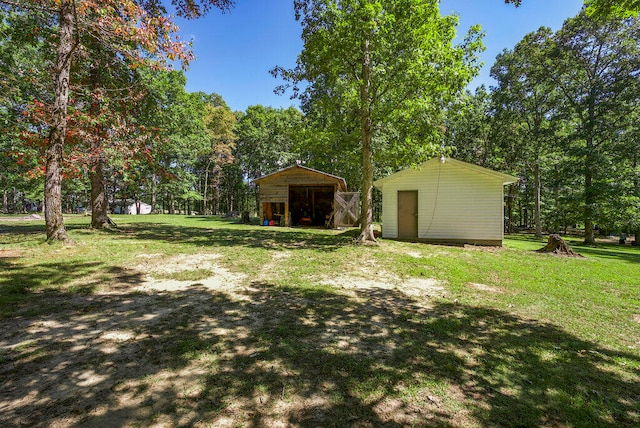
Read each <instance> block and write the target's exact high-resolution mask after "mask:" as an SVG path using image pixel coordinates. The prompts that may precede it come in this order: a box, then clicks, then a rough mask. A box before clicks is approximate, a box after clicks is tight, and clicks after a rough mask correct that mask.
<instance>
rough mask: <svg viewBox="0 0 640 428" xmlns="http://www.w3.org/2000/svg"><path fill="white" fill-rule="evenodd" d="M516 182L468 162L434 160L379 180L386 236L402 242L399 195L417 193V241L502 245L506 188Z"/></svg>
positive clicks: (383, 228) (383, 232)
mask: <svg viewBox="0 0 640 428" xmlns="http://www.w3.org/2000/svg"><path fill="white" fill-rule="evenodd" d="M516 180H517V179H516V178H515V177H510V176H507V175H505V174H501V173H496V172H495V171H491V170H487V169H485V168H481V167H478V166H475V165H469V164H466V163H465V162H461V161H456V160H453V159H447V160H445V162H444V163H442V162H440V160H439V159H432V160H431V161H428V162H426V163H425V164H423V165H421V166H420V167H418V168H416V169H412V170H405V171H401V172H400V173H397V174H394V175H392V176H389V177H387V178H385V179H382V180H378V181H376V183H375V185H376V187H378V188H380V189H381V190H382V236H383V238H397V237H398V192H399V191H410V190H414V191H417V192H418V239H419V240H424V241H428V242H450V243H469V244H478V245H502V239H503V237H504V208H503V207H504V201H503V198H504V196H503V185H504V184H506V183H507V182H513V181H516Z"/></svg>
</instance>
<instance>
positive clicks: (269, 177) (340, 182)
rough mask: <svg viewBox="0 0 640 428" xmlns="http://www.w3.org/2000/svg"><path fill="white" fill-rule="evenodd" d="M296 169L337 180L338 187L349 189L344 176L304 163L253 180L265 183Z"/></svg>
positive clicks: (256, 182) (344, 189)
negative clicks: (310, 166)
mask: <svg viewBox="0 0 640 428" xmlns="http://www.w3.org/2000/svg"><path fill="white" fill-rule="evenodd" d="M296 170H301V171H303V172H304V173H307V174H309V175H317V176H318V177H320V178H324V179H325V180H327V179H329V180H330V181H335V182H336V183H337V184H338V188H339V189H340V190H341V191H343V192H346V191H347V182H346V181H345V180H344V178H342V177H338V176H337V175H333V174H328V173H326V172H322V171H318V170H316V169H313V168H308V167H306V166H302V165H291V166H290V167H287V168H283V169H280V170H278V171H276V172H273V173H271V174H267V175H263V176H262V177H259V178H256V179H255V180H253V182H254V183H255V184H258V185H260V184H261V183H264V182H266V181H270V180H277V179H279V178H281V177H283V176H286V175H288V174H290V173H292V172H296Z"/></svg>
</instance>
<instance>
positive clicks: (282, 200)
mask: <svg viewBox="0 0 640 428" xmlns="http://www.w3.org/2000/svg"><path fill="white" fill-rule="evenodd" d="M254 183H255V184H257V185H258V186H260V191H259V195H260V196H259V215H260V219H261V221H262V222H263V224H265V222H266V224H269V225H280V226H326V225H329V224H331V225H335V226H351V225H353V224H355V222H357V218H358V215H357V214H358V209H359V207H358V203H359V195H358V194H357V193H348V192H347V183H346V182H345V180H344V178H341V177H337V176H335V175H332V174H328V173H326V172H322V171H317V170H315V169H311V168H307V167H305V166H301V165H293V166H290V167H288V168H284V169H281V170H279V171H276V172H274V173H272V174H269V175H265V176H263V177H260V178H257V179H255V180H254Z"/></svg>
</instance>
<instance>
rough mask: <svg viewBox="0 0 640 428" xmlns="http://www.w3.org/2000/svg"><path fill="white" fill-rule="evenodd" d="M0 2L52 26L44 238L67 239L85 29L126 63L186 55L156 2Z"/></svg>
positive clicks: (184, 1)
mask: <svg viewBox="0 0 640 428" xmlns="http://www.w3.org/2000/svg"><path fill="white" fill-rule="evenodd" d="M172 3H173V4H174V5H176V7H177V13H178V15H180V16H185V17H188V18H195V17H198V16H200V15H202V14H203V13H205V12H206V11H207V10H208V9H209V8H210V7H211V6H214V7H219V8H222V9H225V8H227V7H229V6H230V4H231V0H173V1H172ZM0 5H3V6H4V7H9V8H16V9H18V10H20V11H21V12H23V13H26V14H30V13H33V14H36V13H37V14H39V15H41V16H42V19H41V21H40V24H41V26H42V27H46V28H52V29H54V30H53V31H54V32H55V37H53V39H52V40H51V41H50V43H51V45H50V46H51V49H52V50H54V51H55V61H54V66H53V70H52V76H53V85H52V87H53V97H52V101H51V103H50V105H49V106H50V111H49V113H50V118H49V124H48V128H49V131H48V138H47V141H48V142H47V147H46V154H45V158H46V176H45V177H46V178H45V223H46V230H47V239H48V240H64V241H67V240H68V235H67V232H66V229H65V227H64V221H63V218H62V206H61V184H62V183H61V182H62V173H61V168H62V160H63V150H64V146H65V139H66V133H67V118H68V106H69V95H70V92H69V91H70V82H71V78H72V75H71V69H72V63H73V62H74V59H75V55H76V54H77V53H78V52H90V50H86V51H85V50H84V46H83V45H82V41H83V37H82V35H83V34H85V33H89V34H91V35H92V36H93V38H94V39H97V40H99V42H100V44H101V47H102V48H103V49H110V50H113V51H114V52H116V53H117V55H116V57H117V58H121V59H122V60H123V61H125V62H126V63H128V64H129V66H130V67H135V66H136V65H139V64H143V63H147V64H153V65H157V64H162V62H163V59H169V60H180V61H184V62H187V61H188V60H190V59H191V54H190V52H189V51H188V50H186V49H185V45H184V44H183V43H182V42H180V41H179V40H178V41H176V40H175V39H174V38H173V37H172V35H173V34H174V33H175V31H176V29H177V28H176V27H175V25H174V24H173V23H172V22H171V20H170V19H169V18H167V17H166V9H165V8H164V6H163V5H162V3H161V2H159V1H157V0H151V1H142V0H138V1H136V0H124V1H123V0H119V1H116V0H101V1H99V2H98V1H95V0H45V1H43V0H25V1H20V2H18V1H13V0H0Z"/></svg>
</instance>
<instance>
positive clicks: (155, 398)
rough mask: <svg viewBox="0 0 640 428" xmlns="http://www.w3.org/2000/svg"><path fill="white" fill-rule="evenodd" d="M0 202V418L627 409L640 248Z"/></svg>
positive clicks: (418, 418) (639, 394)
mask: <svg viewBox="0 0 640 428" xmlns="http://www.w3.org/2000/svg"><path fill="white" fill-rule="evenodd" d="M114 220H115V221H116V223H118V225H119V226H120V228H119V229H117V230H113V231H94V230H91V229H89V228H88V227H87V223H88V219H87V218H86V217H82V216H70V217H68V218H66V224H67V226H68V229H69V233H70V236H71V238H72V239H73V240H74V241H75V245H72V246H63V245H61V244H51V245H49V244H46V243H45V242H44V224H43V222H42V221H28V222H17V221H2V220H0V231H1V235H0V269H1V272H2V273H0V293H1V295H0V316H1V317H2V320H1V321H0V322H1V325H0V327H2V331H3V333H2V334H1V336H0V373H1V374H2V376H3V379H6V381H4V382H3V385H2V386H0V389H1V390H2V391H1V392H2V393H0V396H1V397H3V398H0V408H1V409H3V411H2V412H0V413H1V414H2V415H1V416H0V422H3V424H10V425H15V424H33V423H40V424H43V423H44V424H58V425H60V426H71V425H77V424H81V425H82V424H84V425H99V424H101V423H116V424H119V425H122V426H136V425H147V424H149V423H159V424H165V425H196V426H199V425H201V426H209V425H217V426H242V425H252V424H253V425H256V426H277V425H283V426H286V425H301V426H344V425H352V426H381V425H388V426H401V425H402V426H406V425H409V426H410V425H415V426H425V425H428V426H431V425H453V426H487V425H498V426H505V425H511V424H513V423H517V424H520V425H524V426H539V425H543V426H566V425H573V426H637V425H638V424H640V405H639V404H638V403H640V386H639V385H640V286H639V284H640V281H638V279H637V276H638V275H637V272H638V270H639V269H640V251H639V250H638V248H637V247H630V246H625V247H621V246H618V245H604V244H603V245H600V246H598V247H595V248H591V247H582V246H580V245H579V243H578V242H577V241H575V240H573V241H571V244H572V245H573V246H574V249H576V250H577V251H578V252H580V253H582V254H583V255H584V256H585V258H584V259H573V258H572V259H569V258H559V257H554V256H551V255H546V254H537V253H535V252H533V250H535V249H537V248H540V247H542V246H543V245H544V242H543V241H538V240H535V239H532V238H531V237H528V236H515V237H513V238H507V239H506V240H505V247H504V248H501V249H496V248H480V247H466V248H460V247H446V246H434V245H425V244H415V243H403V242H395V241H388V240H381V241H380V242H379V244H378V245H375V246H356V245H353V244H352V243H351V240H352V237H353V234H352V233H350V231H334V230H324V229H300V228H277V227H260V226H247V225H240V224H236V223H235V220H233V219H223V218H218V217H203V216H166V215H148V216H114Z"/></svg>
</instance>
